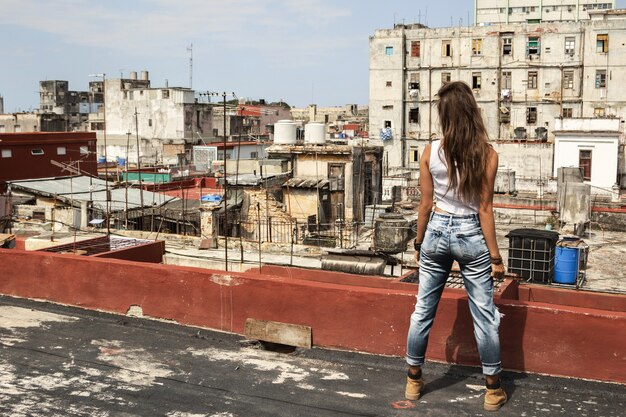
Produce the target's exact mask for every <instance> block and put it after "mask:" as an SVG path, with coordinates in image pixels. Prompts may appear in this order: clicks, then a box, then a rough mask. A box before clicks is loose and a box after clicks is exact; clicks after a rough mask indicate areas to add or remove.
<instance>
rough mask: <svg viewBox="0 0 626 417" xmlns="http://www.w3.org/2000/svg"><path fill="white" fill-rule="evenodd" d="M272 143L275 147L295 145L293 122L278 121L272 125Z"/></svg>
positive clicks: (294, 126)
mask: <svg viewBox="0 0 626 417" xmlns="http://www.w3.org/2000/svg"><path fill="white" fill-rule="evenodd" d="M274 143H275V144H277V145H295V144H296V123H295V122H294V121H293V120H279V121H277V122H276V123H274Z"/></svg>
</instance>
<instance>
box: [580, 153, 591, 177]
mask: <svg viewBox="0 0 626 417" xmlns="http://www.w3.org/2000/svg"><path fill="white" fill-rule="evenodd" d="M578 167H579V168H580V171H581V173H582V174H583V180H587V181H589V180H591V151H590V150H585V149H580V150H579V151H578Z"/></svg>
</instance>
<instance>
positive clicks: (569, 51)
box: [565, 36, 576, 55]
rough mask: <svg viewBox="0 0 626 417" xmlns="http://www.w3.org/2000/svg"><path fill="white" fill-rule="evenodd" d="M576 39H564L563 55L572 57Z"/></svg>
mask: <svg viewBox="0 0 626 417" xmlns="http://www.w3.org/2000/svg"><path fill="white" fill-rule="evenodd" d="M575 42H576V38H574V37H573V36H571V37H570V36H568V37H566V38H565V55H574V45H575Z"/></svg>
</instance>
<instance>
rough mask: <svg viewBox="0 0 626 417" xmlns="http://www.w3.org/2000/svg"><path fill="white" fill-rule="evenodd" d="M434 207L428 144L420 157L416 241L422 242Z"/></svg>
mask: <svg viewBox="0 0 626 417" xmlns="http://www.w3.org/2000/svg"><path fill="white" fill-rule="evenodd" d="M432 209H433V177H431V175H430V144H428V145H426V148H425V149H424V153H423V154H422V158H421V159H420V205H419V209H418V211H417V214H418V216H417V236H416V237H415V242H417V243H422V241H423V240H424V234H425V233H426V226H427V225H428V220H429V218H430V212H431V211H432Z"/></svg>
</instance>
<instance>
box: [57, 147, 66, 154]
mask: <svg viewBox="0 0 626 417" xmlns="http://www.w3.org/2000/svg"><path fill="white" fill-rule="evenodd" d="M57 155H67V149H65V146H59V147H57Z"/></svg>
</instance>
